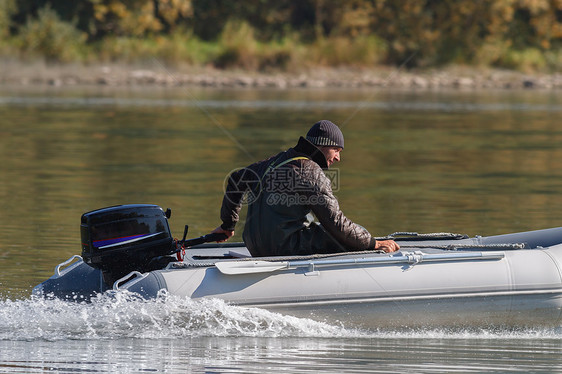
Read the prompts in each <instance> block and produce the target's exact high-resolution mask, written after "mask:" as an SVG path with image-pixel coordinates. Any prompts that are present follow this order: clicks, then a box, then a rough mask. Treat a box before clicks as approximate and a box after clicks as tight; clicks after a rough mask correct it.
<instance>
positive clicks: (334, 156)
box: [320, 147, 342, 166]
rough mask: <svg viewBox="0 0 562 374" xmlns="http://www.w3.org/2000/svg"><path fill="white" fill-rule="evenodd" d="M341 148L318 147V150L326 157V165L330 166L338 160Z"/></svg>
mask: <svg viewBox="0 0 562 374" xmlns="http://www.w3.org/2000/svg"><path fill="white" fill-rule="evenodd" d="M341 150H342V148H340V147H320V151H322V153H323V154H324V157H326V162H327V163H328V166H331V165H332V164H333V163H334V162H337V161H339V160H340V152H341Z"/></svg>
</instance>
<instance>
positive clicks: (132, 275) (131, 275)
mask: <svg viewBox="0 0 562 374" xmlns="http://www.w3.org/2000/svg"><path fill="white" fill-rule="evenodd" d="M144 277H146V274H142V273H140V272H138V271H137V270H134V271H131V272H130V273H129V274H127V275H125V276H124V277H122V278H119V279H117V280H116V281H115V282H114V283H113V290H114V291H117V290H118V289H119V285H120V284H121V283H127V282H129V281H131V280H136V281H137V282H138V281H140V280H141V279H143V278H144ZM131 278H132V279H131Z"/></svg>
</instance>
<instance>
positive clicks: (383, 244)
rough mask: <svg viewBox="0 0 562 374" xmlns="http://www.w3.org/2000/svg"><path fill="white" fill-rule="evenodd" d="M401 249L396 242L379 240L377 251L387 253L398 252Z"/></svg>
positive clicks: (376, 245)
mask: <svg viewBox="0 0 562 374" xmlns="http://www.w3.org/2000/svg"><path fill="white" fill-rule="evenodd" d="M399 249H400V246H399V245H398V243H396V242H395V241H394V240H377V242H376V243H375V250H379V251H384V252H386V253H390V252H396V251H397V250H399Z"/></svg>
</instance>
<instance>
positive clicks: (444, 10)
mask: <svg viewBox="0 0 562 374" xmlns="http://www.w3.org/2000/svg"><path fill="white" fill-rule="evenodd" d="M561 46H562V0H479V1H473V0H442V1H436V0H402V1H392V0H345V1H328V0H275V1H273V0H246V1H243V2H240V1H233V0H80V1H67V0H50V1H46V0H17V1H16V0H0V55H1V56H2V57H5V58H6V57H9V58H14V56H15V58H16V59H18V60H22V61H26V60H31V59H37V58H41V59H44V60H45V61H47V62H48V63H56V62H79V63H84V64H88V63H94V62H109V61H111V62H124V63H130V62H139V61H141V62H142V61H143V60H146V59H150V58H154V57H156V58H159V59H161V60H162V61H165V62H166V63H167V64H169V65H183V64H187V65H198V66H214V67H217V68H224V69H227V68H241V69H247V70H256V71H258V70H259V71H269V70H283V71H296V70H299V69H302V68H313V67H316V66H329V67H339V66H351V67H367V66H373V65H381V64H385V65H400V64H402V63H404V62H405V61H407V60H408V57H409V56H411V55H412V54H414V53H415V54H416V58H415V59H411V60H409V62H408V65H409V66H410V67H435V66H443V65H447V64H467V65H473V66H490V67H502V68H509V69H517V70H522V71H545V72H553V71H560V70H562V52H561Z"/></svg>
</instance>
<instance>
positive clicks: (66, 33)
mask: <svg viewBox="0 0 562 374" xmlns="http://www.w3.org/2000/svg"><path fill="white" fill-rule="evenodd" d="M18 39H19V42H20V44H21V49H22V51H24V53H26V54H28V55H30V56H33V57H35V56H41V57H44V58H45V59H46V61H47V62H69V61H76V60H80V59H81V58H82V54H83V48H84V43H85V42H86V34H85V33H82V32H80V31H78V30H77V29H76V28H75V27H74V25H73V24H71V23H69V22H64V21H61V19H60V18H59V16H58V15H57V13H56V12H55V11H54V10H53V9H51V7H50V6H48V5H47V6H45V7H44V8H42V9H40V10H39V11H38V13H37V18H28V20H27V22H26V24H25V25H23V26H22V27H21V28H20V30H19V35H18Z"/></svg>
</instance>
